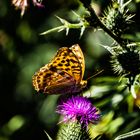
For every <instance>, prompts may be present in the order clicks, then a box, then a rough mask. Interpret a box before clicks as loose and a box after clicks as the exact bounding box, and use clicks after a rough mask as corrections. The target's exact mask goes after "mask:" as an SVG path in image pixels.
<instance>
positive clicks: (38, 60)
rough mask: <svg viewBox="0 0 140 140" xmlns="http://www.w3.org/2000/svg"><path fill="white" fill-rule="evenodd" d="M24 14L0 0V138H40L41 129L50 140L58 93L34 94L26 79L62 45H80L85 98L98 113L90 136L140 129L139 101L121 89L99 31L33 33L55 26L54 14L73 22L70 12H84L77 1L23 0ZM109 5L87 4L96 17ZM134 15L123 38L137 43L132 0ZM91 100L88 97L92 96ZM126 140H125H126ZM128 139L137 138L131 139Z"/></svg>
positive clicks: (107, 139)
mask: <svg viewBox="0 0 140 140" xmlns="http://www.w3.org/2000/svg"><path fill="white" fill-rule="evenodd" d="M29 3H30V5H29V7H28V8H27V10H26V12H25V14H24V16H23V17H22V18H21V17H20V10H15V7H14V6H13V5H12V2H11V1H10V0H1V1H0V140H27V139H30V140H31V139H38V140H46V139H47V136H46V134H45V133H44V130H46V131H47V133H48V134H49V135H50V136H51V137H52V138H53V139H55V136H56V134H57V131H58V129H59V126H58V125H57V123H58V122H59V120H60V118H59V116H58V115H57V114H56V113H55V109H56V106H57V103H58V99H59V95H51V96H47V95H43V94H37V93H36V91H35V90H34V89H33V86H32V75H33V74H34V73H35V72H36V71H37V70H38V69H39V68H40V67H42V66H43V65H45V64H47V63H48V62H49V61H50V59H51V58H52V57H53V56H54V54H55V53H56V51H57V50H58V49H59V48H60V47H63V46H67V47H70V46H71V45H73V44H75V43H78V44H80V46H81V48H82V50H83V52H84V56H85V62H86V69H85V75H84V79H87V78H88V77H90V76H92V75H94V74H95V73H96V72H97V71H98V70H99V71H100V70H104V71H103V72H102V73H101V74H99V75H97V76H95V77H94V78H91V79H89V80H88V85H87V88H86V89H85V93H84V95H85V96H90V97H91V100H92V101H93V104H94V105H96V106H97V107H98V108H99V109H100V111H101V114H102V119H101V122H100V123H99V124H98V125H96V126H94V125H91V134H92V136H93V137H96V136H98V135H102V139H103V140H111V139H114V138H115V137H116V136H118V135H119V134H122V133H126V132H128V131H131V130H134V129H137V128H139V127H140V117H139V116H140V113H139V108H138V106H137V105H138V104H139V105H140V101H139V98H140V91H138V92H137V93H139V98H138V99H136V100H134V99H133V97H132V95H131V93H129V91H128V90H126V89H125V88H124V82H125V81H124V80H122V81H121V82H118V81H119V79H120V77H118V76H117V75H116V74H114V73H113V71H112V69H111V66H110V62H109V61H110V54H109V52H108V51H107V50H105V49H104V48H103V47H102V46H101V45H100V44H104V45H110V44H112V43H113V40H112V39H111V38H110V37H109V36H108V35H107V34H106V33H104V32H103V31H94V30H93V29H88V30H86V31H85V32H84V35H83V36H82V37H81V38H79V35H80V31H79V30H77V29H75V30H74V29H73V30H70V32H69V34H68V35H67V36H66V33H65V31H62V32H59V33H52V34H49V35H46V36H41V35H39V34H40V33H41V32H44V31H46V30H48V29H51V28H53V27H56V26H58V25H61V23H60V21H59V20H58V19H57V18H56V17H55V16H56V15H57V16H59V17H61V18H64V19H67V20H68V21H71V22H72V21H76V20H77V17H76V16H75V15H74V14H73V12H72V10H74V11H75V12H77V13H78V14H80V15H82V13H83V12H84V8H83V7H82V5H81V4H80V3H79V1H77V0H69V1H68V0H67V1H66V0H59V1H57V0H53V1H51V0H44V1H43V4H44V5H45V8H38V7H35V6H34V5H33V4H32V1H29ZM109 3H110V1H109V0H96V1H93V2H92V4H93V5H94V7H95V9H96V12H97V13H98V15H101V14H102V11H103V10H104V9H105V8H106V6H107V5H108V4H109ZM128 8H129V9H130V13H132V14H135V17H134V18H133V20H134V22H133V23H132V27H130V30H129V31H128V34H127V36H128V38H130V39H131V40H133V41H140V14H139V13H140V3H139V1H138V0H132V2H131V3H130V4H129V5H128ZM83 92H84V91H83ZM92 97H93V98H92ZM129 139H130V138H129ZM132 139H135V140H136V139H138V137H133V138H132Z"/></svg>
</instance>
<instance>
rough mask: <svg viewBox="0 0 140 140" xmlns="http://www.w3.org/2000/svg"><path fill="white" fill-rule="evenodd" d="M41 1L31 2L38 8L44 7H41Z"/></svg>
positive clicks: (34, 0)
mask: <svg viewBox="0 0 140 140" xmlns="http://www.w3.org/2000/svg"><path fill="white" fill-rule="evenodd" d="M42 1H43V0H33V4H34V5H35V6H38V7H44V5H42Z"/></svg>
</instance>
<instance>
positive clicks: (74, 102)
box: [56, 96, 100, 127]
mask: <svg viewBox="0 0 140 140" xmlns="http://www.w3.org/2000/svg"><path fill="white" fill-rule="evenodd" d="M97 111H98V110H97V109H96V107H94V106H93V105H92V103H91V102H90V101H89V100H88V99H87V98H85V97H81V96H76V97H74V96H72V97H71V98H69V99H68V100H67V101H66V102H63V104H62V105H58V106H57V110H56V112H57V113H59V114H62V115H63V116H64V120H63V122H66V121H69V120H71V121H72V122H76V121H78V122H80V124H81V125H83V126H84V127H87V126H88V124H89V123H90V122H91V123H93V124H95V123H97V121H98V120H99V118H100V114H99V113H97Z"/></svg>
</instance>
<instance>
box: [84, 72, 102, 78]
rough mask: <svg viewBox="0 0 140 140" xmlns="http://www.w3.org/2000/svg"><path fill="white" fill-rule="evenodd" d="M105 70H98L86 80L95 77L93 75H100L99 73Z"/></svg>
mask: <svg viewBox="0 0 140 140" xmlns="http://www.w3.org/2000/svg"><path fill="white" fill-rule="evenodd" d="M103 71H104V70H100V71H98V72H97V73H95V74H94V75H92V76H90V77H89V78H87V79H86V80H89V79H91V78H93V77H95V76H97V75H99V74H100V73H102V72H103Z"/></svg>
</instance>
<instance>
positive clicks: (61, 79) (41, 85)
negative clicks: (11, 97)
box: [33, 65, 78, 94]
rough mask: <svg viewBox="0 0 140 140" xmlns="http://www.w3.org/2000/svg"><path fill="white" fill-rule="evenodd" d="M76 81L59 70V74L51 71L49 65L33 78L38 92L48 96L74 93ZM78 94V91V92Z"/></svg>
mask: <svg viewBox="0 0 140 140" xmlns="http://www.w3.org/2000/svg"><path fill="white" fill-rule="evenodd" d="M75 83H76V81H75V79H74V78H73V77H72V76H71V75H69V74H67V73H65V72H63V71H60V70H58V71H57V72H54V71H51V70H49V68H48V65H45V66H44V67H42V68H41V69H40V70H39V71H38V72H37V73H35V75H34V76H33V86H34V87H35V89H36V90H37V91H38V92H43V93H48V94H61V93H65V94H66V93H72V92H73V91H74V90H77V89H74V88H75ZM76 92H78V91H76Z"/></svg>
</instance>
